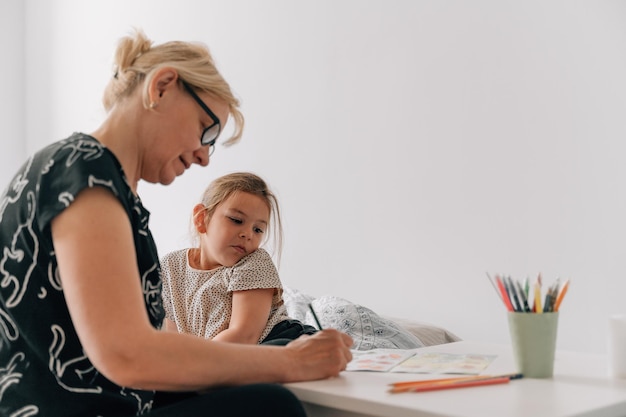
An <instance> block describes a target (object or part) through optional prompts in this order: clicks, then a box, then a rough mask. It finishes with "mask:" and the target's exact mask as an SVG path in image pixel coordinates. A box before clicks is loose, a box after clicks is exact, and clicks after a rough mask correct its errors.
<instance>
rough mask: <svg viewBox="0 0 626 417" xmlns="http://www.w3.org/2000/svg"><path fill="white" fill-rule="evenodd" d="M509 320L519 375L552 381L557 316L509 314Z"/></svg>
mask: <svg viewBox="0 0 626 417" xmlns="http://www.w3.org/2000/svg"><path fill="white" fill-rule="evenodd" d="M508 318H509V331H510V332H511V342H512V346H513V356H514V357H515V362H516V364H517V370H518V372H519V373H521V374H523V375H524V377H525V378H551V377H552V375H553V372H554V353H555V351H556V333H557V327H558V322H559V313H558V312H553V313H515V312H509V313H508Z"/></svg>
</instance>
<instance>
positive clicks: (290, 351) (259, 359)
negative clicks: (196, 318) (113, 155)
mask: <svg viewBox="0 0 626 417" xmlns="http://www.w3.org/2000/svg"><path fill="white" fill-rule="evenodd" d="M52 236H53V241H54V246H55V252H56V256H57V260H58V264H59V273H60V277H61V281H62V285H63V291H64V294H65V298H66V301H67V304H68V308H69V311H70V314H71V316H72V321H73V323H74V326H75V328H76V331H77V333H78V336H79V338H80V340H81V343H82V344H83V348H84V350H85V352H86V354H87V355H88V357H89V359H90V360H91V361H92V363H93V364H94V366H95V367H96V368H97V369H98V370H99V371H100V372H102V373H103V374H104V375H105V376H107V377H108V378H109V379H111V380H112V381H114V382H115V383H117V384H119V385H122V386H128V387H133V388H141V389H158V390H200V389H204V388H208V387H211V386H222V385H239V384H245V383H254V382H288V381H300V380H310V379H321V378H326V377H329V376H333V375H337V374H338V373H339V372H340V371H341V370H343V369H345V366H346V364H347V362H348V361H349V360H350V359H351V354H350V350H349V347H350V346H351V344H352V340H351V339H350V337H349V336H347V335H345V334H343V333H340V332H337V331H333V330H328V331H324V332H320V333H318V334H316V335H314V336H311V337H302V338H300V339H298V340H296V341H294V342H292V343H290V344H289V345H288V346H287V347H285V348H281V347H274V346H257V345H243V344H226V343H220V342H213V341H207V340H204V339H201V338H198V337H195V336H190V335H185V334H180V333H171V332H162V331H158V330H156V329H154V328H153V327H152V326H151V325H150V322H149V319H148V314H147V312H146V308H145V305H144V300H143V293H142V289H141V284H140V277H139V273H138V267H137V264H136V260H135V256H136V254H135V246H134V242H133V237H132V231H131V227H130V222H129V220H128V218H127V216H126V213H125V211H124V210H123V208H122V206H121V204H120V203H119V201H118V200H117V199H116V198H115V197H114V196H113V194H112V193H111V192H110V191H108V190H105V189H104V188H94V189H88V190H84V191H82V192H81V193H79V194H78V196H77V197H76V199H75V201H74V202H73V203H72V204H71V205H70V206H69V207H68V208H67V209H65V210H64V211H63V212H62V213H61V214H60V215H59V216H57V217H56V218H55V219H54V220H53V221H52Z"/></svg>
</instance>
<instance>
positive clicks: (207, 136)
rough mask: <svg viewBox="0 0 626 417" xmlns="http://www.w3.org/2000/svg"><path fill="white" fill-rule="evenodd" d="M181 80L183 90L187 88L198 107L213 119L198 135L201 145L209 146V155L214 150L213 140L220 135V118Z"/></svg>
mask: <svg viewBox="0 0 626 417" xmlns="http://www.w3.org/2000/svg"><path fill="white" fill-rule="evenodd" d="M181 82H182V83H183V87H185V90H187V92H188V93H189V95H191V97H193V99H194V100H196V102H197V103H198V104H199V105H200V107H202V110H204V111H205V112H206V114H208V115H209V117H210V118H211V120H212V121H213V124H212V125H211V126H207V127H205V128H204V130H203V131H202V136H200V143H201V144H202V146H208V147H209V156H211V155H212V154H213V152H214V151H215V141H217V137H218V136H219V135H220V132H221V131H222V125H221V124H220V119H218V118H217V116H216V115H215V113H213V112H212V111H211V109H209V106H207V105H206V104H204V101H202V99H201V98H200V97H198V95H197V94H196V92H195V91H193V88H191V86H190V85H189V84H187V83H186V82H185V81H183V80H181Z"/></svg>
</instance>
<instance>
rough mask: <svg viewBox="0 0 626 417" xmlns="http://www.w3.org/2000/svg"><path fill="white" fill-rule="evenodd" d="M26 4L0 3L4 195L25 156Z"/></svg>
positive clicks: (0, 172)
mask: <svg viewBox="0 0 626 417" xmlns="http://www.w3.org/2000/svg"><path fill="white" fill-rule="evenodd" d="M24 23H25V20H24V3H23V2H22V1H21V0H3V1H2V2H0V51H2V65H0V80H2V94H1V95H0V126H1V127H2V136H1V137H0V192H1V191H2V190H4V188H5V187H6V186H7V185H8V183H9V180H10V179H11V178H12V177H13V174H14V173H15V171H16V170H17V168H18V167H19V165H20V163H21V162H22V159H23V157H24V155H25V149H26V140H25V137H24V97H23V96H24V32H25V25H24Z"/></svg>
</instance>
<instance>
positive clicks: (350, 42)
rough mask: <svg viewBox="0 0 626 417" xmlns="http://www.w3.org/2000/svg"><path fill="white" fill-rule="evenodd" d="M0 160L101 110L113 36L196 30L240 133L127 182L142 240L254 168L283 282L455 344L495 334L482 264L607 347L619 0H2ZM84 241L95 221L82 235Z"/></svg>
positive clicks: (187, 35) (169, 237) (178, 34)
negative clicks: (438, 330) (172, 170)
mask: <svg viewBox="0 0 626 417" xmlns="http://www.w3.org/2000/svg"><path fill="white" fill-rule="evenodd" d="M0 16H1V17H0V19H2V20H1V23H2V24H1V25H0V31H1V32H0V33H1V35H2V36H1V37H0V38H1V39H0V45H1V47H2V56H3V65H1V66H0V76H1V77H2V79H3V83H2V84H3V94H2V96H1V98H0V103H1V104H0V106H2V107H0V122H1V124H2V126H3V128H4V129H3V131H4V135H3V137H2V139H1V140H2V142H1V144H0V146H1V152H0V158H1V160H2V164H1V165H2V166H0V175H1V179H2V182H3V183H5V184H6V183H8V181H9V178H10V176H11V174H12V172H13V171H14V170H15V169H16V168H17V165H18V164H19V163H20V162H21V161H22V160H23V159H24V158H25V157H26V155H27V154H29V153H31V152H33V151H34V150H36V149H38V148H40V147H41V146H43V145H45V144H47V143H50V142H52V141H55V140H58V139H61V138H64V137H66V136H68V135H69V134H71V133H72V132H73V131H78V130H81V131H85V132H90V131H92V130H93V129H95V128H96V127H97V126H98V125H99V123H100V122H101V121H102V120H103V118H104V117H105V114H104V112H103V110H102V106H101V104H100V98H101V94H102V90H103V88H104V86H105V85H106V82H107V80H108V78H109V77H110V76H111V75H112V72H111V69H112V59H113V52H114V49H115V45H116V42H117V40H118V39H119V38H120V37H121V36H123V35H125V34H127V33H129V32H130V31H131V30H132V28H133V27H139V28H142V29H143V30H144V31H145V32H146V34H147V35H148V36H149V37H151V38H152V39H153V40H154V41H156V42H158V43H160V42H164V41H168V40H173V39H180V40H188V41H201V42H203V43H205V44H207V45H208V46H209V48H210V49H211V51H212V53H213V54H214V56H215V58H216V61H217V63H218V66H219V68H220V70H221V71H222V73H223V74H224V76H225V77H226V78H227V80H228V81H229V82H230V83H231V85H232V87H233V89H234V90H235V92H236V93H237V95H238V96H239V97H240V98H241V100H242V103H243V111H244V113H245V116H246V123H247V124H246V130H245V134H244V138H243V140H242V142H241V143H240V144H238V145H236V146H234V147H231V148H224V147H221V146H218V149H217V150H216V152H215V154H214V156H213V157H212V160H211V164H210V166H209V167H208V168H205V169H200V168H194V169H192V170H190V171H189V172H187V173H186V174H185V175H184V176H182V177H180V178H179V179H177V180H176V181H175V182H174V184H172V185H171V186H168V187H163V186H159V185H150V184H142V185H141V186H140V193H141V196H142V198H143V200H144V203H145V204H146V206H147V207H148V208H149V209H150V210H151V212H152V217H151V227H152V230H153V233H154V235H155V238H156V240H157V244H158V246H159V250H160V251H161V253H162V254H165V253H166V252H167V251H170V250H174V249H178V248H181V247H185V246H187V245H188V223H189V215H190V213H191V208H192V207H193V205H194V204H195V203H196V202H197V201H198V199H199V197H200V194H201V192H202V190H203V189H204V187H205V186H206V185H207V184H208V183H209V182H210V181H211V180H212V179H214V178H215V177H217V176H219V175H222V174H224V173H227V172H232V171H235V170H248V171H253V172H256V173H258V174H260V175H261V176H263V177H264V178H265V179H266V180H267V181H268V182H269V183H270V185H271V187H272V188H273V189H274V191H275V192H276V193H277V194H278V197H279V201H280V203H281V208H282V212H283V219H284V223H285V232H286V233H285V238H286V239H285V248H284V251H283V254H282V261H281V264H280V272H281V277H282V279H283V282H284V283H285V285H288V286H290V287H293V288H297V289H300V290H302V291H304V292H306V293H309V294H311V295H315V296H321V295H324V294H334V295H338V296H341V297H344V298H347V299H350V300H352V301H354V302H357V303H360V304H362V305H365V306H367V307H369V308H372V309H373V310H374V311H376V312H379V313H383V314H386V315H392V316H401V317H406V318H413V319H416V320H421V321H426V322H430V323H435V324H438V325H441V326H444V327H446V328H448V329H450V330H451V331H453V332H454V333H456V334H458V335H459V336H461V337H462V338H464V339H467V340H479V341H493V342H508V341H509V335H508V329H507V324H506V315H505V309H504V307H503V305H502V303H501V302H500V301H499V300H498V298H497V296H496V293H495V292H494V290H493V288H492V287H491V284H490V283H489V282H488V280H487V278H486V272H489V273H491V274H495V273H501V274H510V275H511V276H512V277H514V278H518V279H523V278H525V277H530V278H531V280H532V279H534V278H535V277H536V276H537V274H538V273H539V272H541V273H542V274H543V277H544V282H547V283H552V282H553V281H554V280H556V279H557V278H558V277H560V278H561V279H567V278H569V279H570V280H571V287H570V292H569V293H568V295H567V297H566V298H565V301H564V302H563V305H562V308H561V317H560V327H559V335H558V341H557V346H558V348H560V349H568V350H579V351H592V352H605V351H606V339H607V329H608V327H607V326H608V317H609V315H610V314H611V313H619V312H626V305H625V303H624V301H623V299H624V294H625V293H626V280H625V279H624V275H625V274H626V256H625V255H626V192H625V185H626V164H624V161H625V157H624V153H625V151H626V146H625V145H624V138H625V137H626V124H625V123H624V120H625V117H624V115H626V77H625V76H624V74H626V3H623V2H618V1H605V0H600V1H594V2H590V1H586V2H584V1H546V0H540V1H539V0H531V1H508V0H477V1H472V2H467V1H460V0H458V1H454V0H448V1H422V0H391V1H387V0H385V1H383V0H319V1H316V2H299V1H292V0H264V1H256V0H213V1H205V0H202V1H201V0H195V1H193V0H179V1H177V2H174V3H173V2H169V1H162V0H149V1H148V0H134V1H121V0H106V1H104V0H90V1H87V2H86V1H80V0H26V1H19V0H4V1H3V2H2V4H1V5H0ZM94 238H97V237H94Z"/></svg>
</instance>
